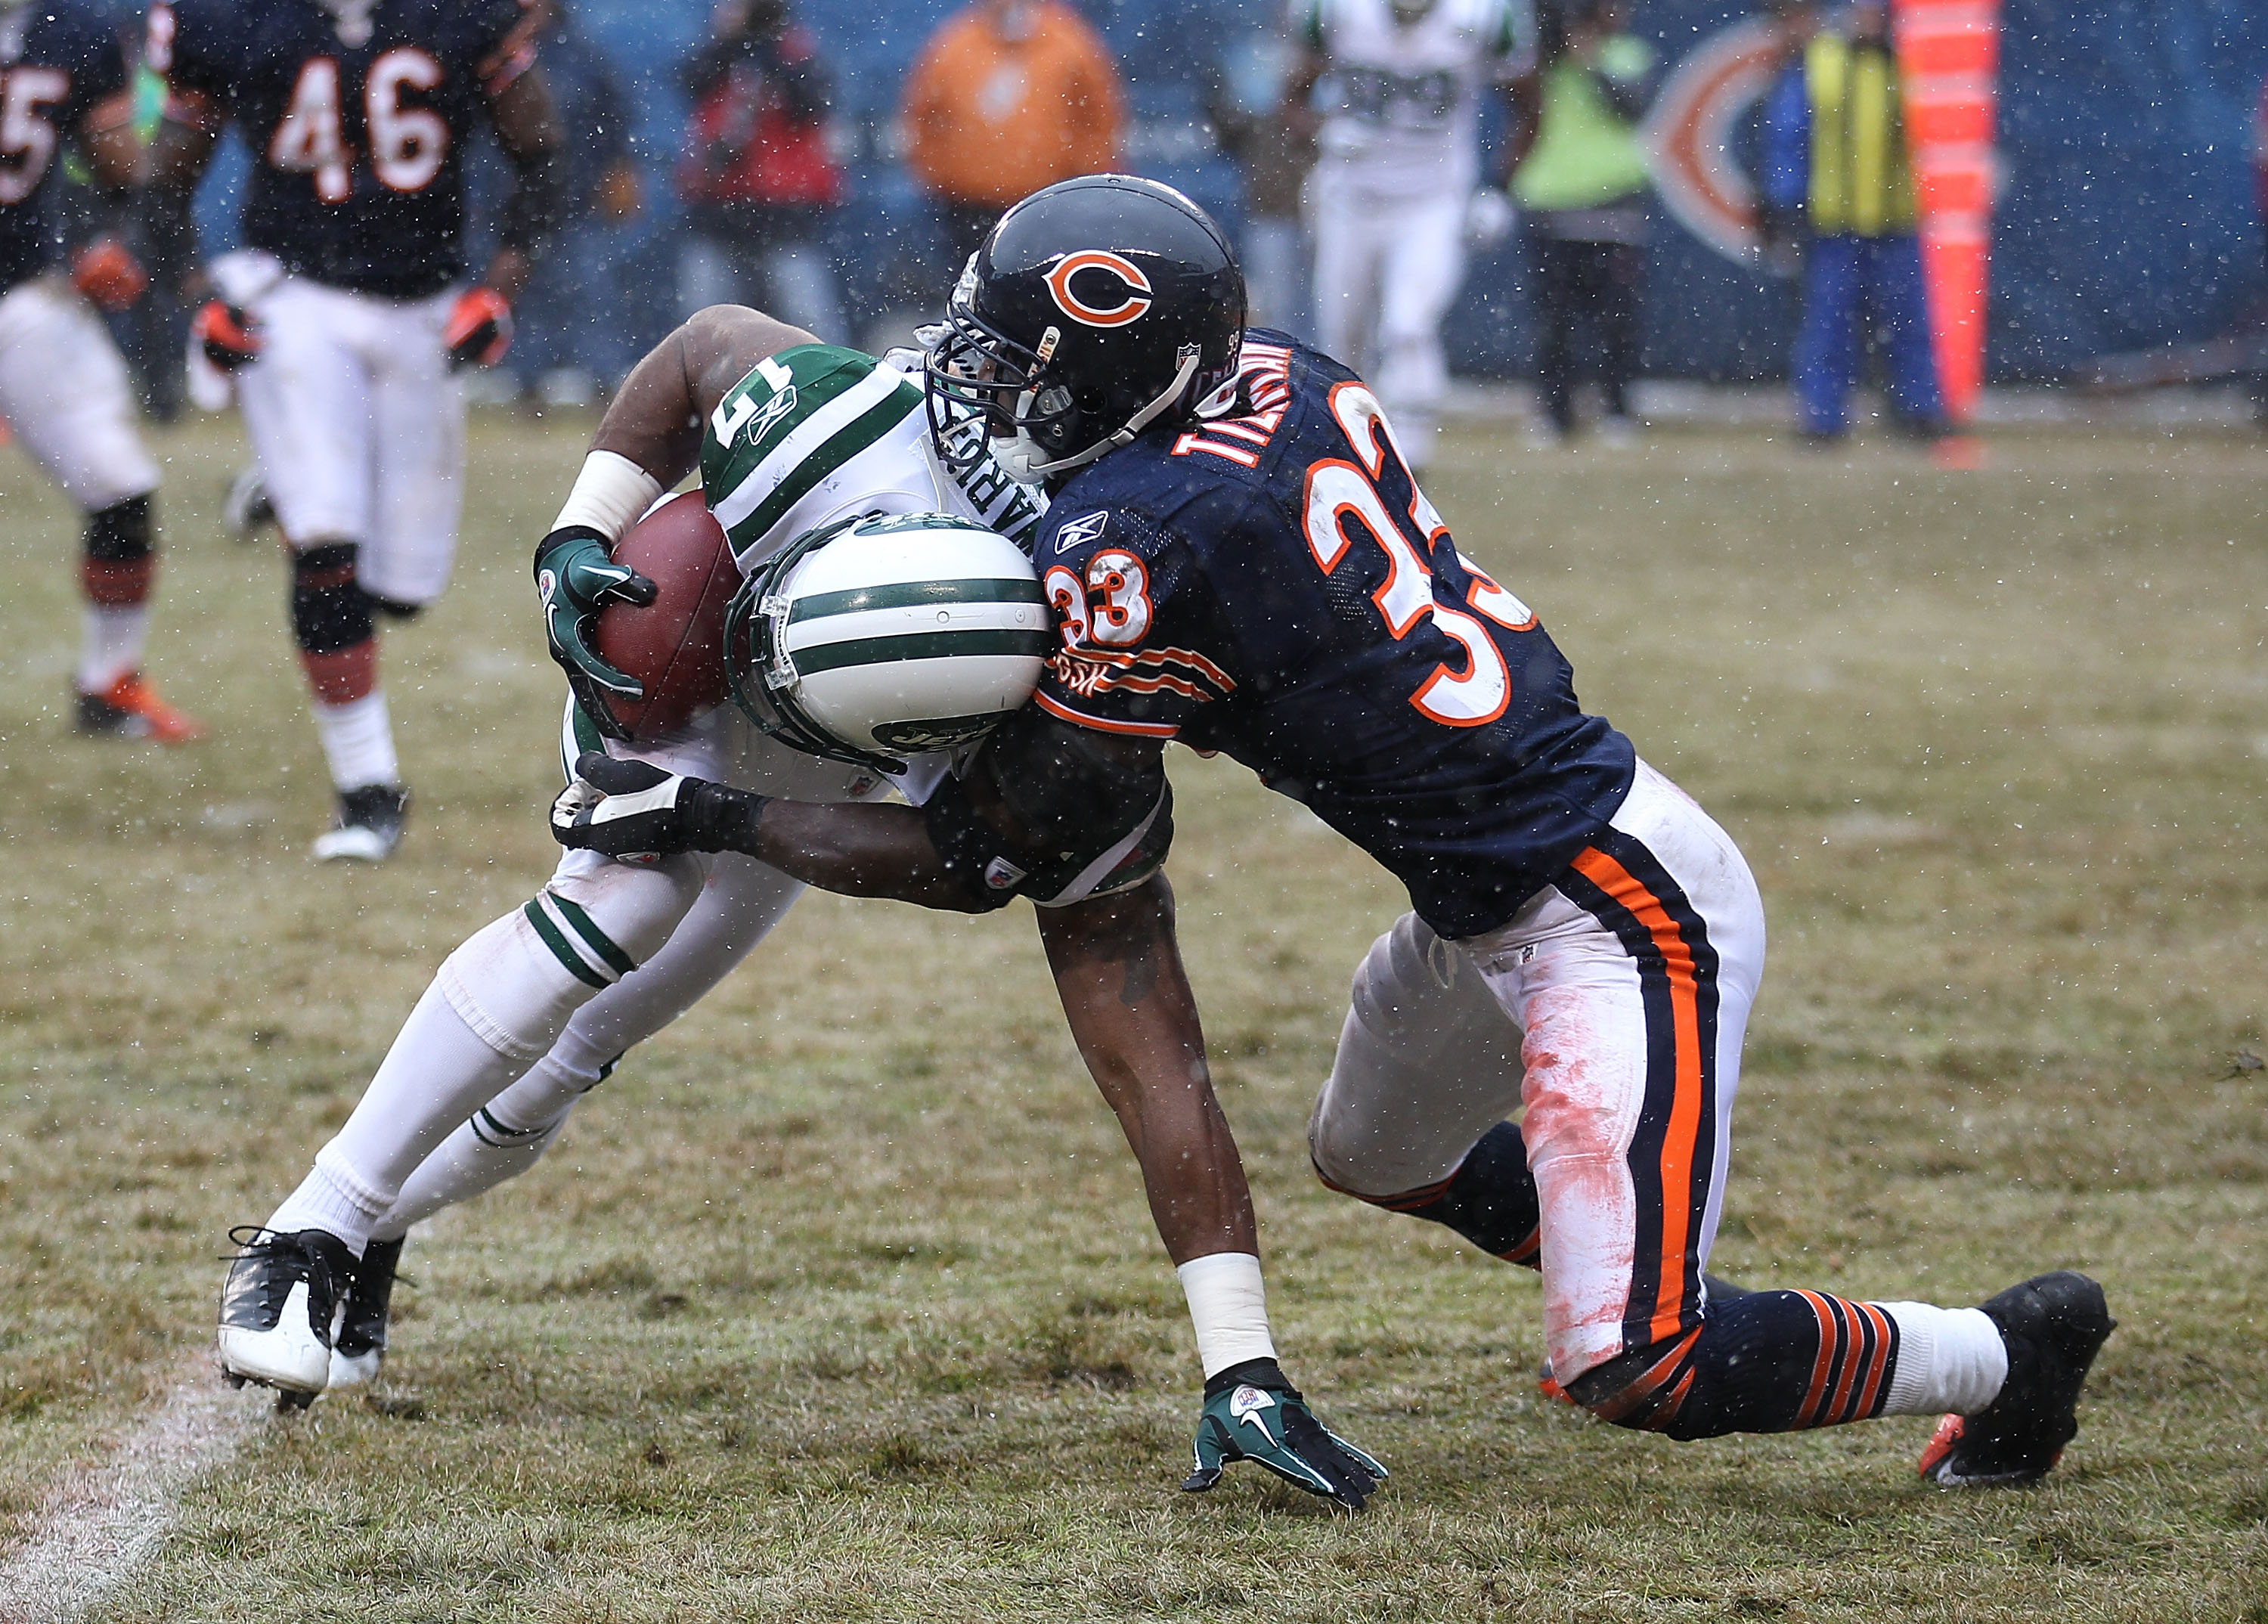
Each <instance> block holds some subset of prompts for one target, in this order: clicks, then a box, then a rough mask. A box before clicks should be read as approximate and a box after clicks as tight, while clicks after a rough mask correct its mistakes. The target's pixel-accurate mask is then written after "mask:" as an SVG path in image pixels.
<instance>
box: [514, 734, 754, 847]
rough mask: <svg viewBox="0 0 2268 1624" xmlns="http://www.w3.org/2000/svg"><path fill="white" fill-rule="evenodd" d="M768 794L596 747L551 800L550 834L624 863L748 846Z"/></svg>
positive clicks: (559, 840) (569, 843) (584, 757)
mask: <svg viewBox="0 0 2268 1624" xmlns="http://www.w3.org/2000/svg"><path fill="white" fill-rule="evenodd" d="M765 804H766V797H764V796H762V795H754V794H749V793H748V792H747V791H746V790H741V789H734V788H733V787H732V786H730V785H727V784H712V783H711V782H710V781H709V780H708V779H689V778H686V777H684V776H683V775H681V774H680V773H675V772H667V771H663V770H662V769H661V768H659V767H657V766H655V765H653V764H652V763H651V762H644V761H619V760H616V759H615V757H612V756H602V755H600V753H599V752H598V751H596V750H589V751H586V752H585V753H584V754H583V755H582V756H581V757H578V759H577V761H576V763H575V781H574V782H573V783H571V784H570V785H569V786H567V787H566V788H565V789H563V790H561V791H560V792H559V798H558V799H557V800H556V801H553V802H552V803H551V838H553V839H555V840H556V841H557V842H559V844H560V845H569V846H574V847H576V848H577V849H578V850H580V851H585V852H604V853H606V854H607V855H608V856H609V857H616V858H620V859H622V860H623V861H624V862H631V863H638V862H645V863H651V862H657V861H659V860H661V859H662V858H665V857H671V856H674V855H675V854H676V853H680V852H746V851H751V850H753V849H754V847H755V838H756V823H757V821H758V820H759V819H761V818H762V816H763V812H764V806H765Z"/></svg>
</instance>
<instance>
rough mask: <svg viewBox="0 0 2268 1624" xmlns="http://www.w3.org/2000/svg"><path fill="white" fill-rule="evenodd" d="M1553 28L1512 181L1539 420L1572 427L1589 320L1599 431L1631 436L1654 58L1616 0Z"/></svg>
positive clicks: (1606, 436)
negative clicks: (1531, 130) (1600, 399)
mask: <svg viewBox="0 0 2268 1624" xmlns="http://www.w3.org/2000/svg"><path fill="white" fill-rule="evenodd" d="M1557 33H1559V34H1560V36H1561V37H1560V38H1558V39H1557V40H1548V41H1546V42H1545V52H1544V58H1545V65H1544V68H1543V73H1542V74H1541V75H1540V76H1539V78H1538V79H1537V80H1536V81H1535V85H1536V88H1535V92H1533V95H1534V97H1535V104H1536V105H1535V108H1534V115H1535V124H1536V134H1535V145H1534V146H1532V147H1531V148H1530V149H1529V150H1528V158H1527V159H1526V161H1525V162H1523V163H1522V164H1521V166H1520V170H1519V173H1517V174H1516V175H1515V176H1514V177H1513V183H1512V190H1513V196H1515V197H1516V198H1518V199H1519V201H1520V203H1521V207H1522V208H1523V209H1524V210H1526V216H1527V226H1528V257H1529V262H1530V263H1531V265H1532V266H1533V269H1534V277H1535V280H1534V281H1533V282H1532V283H1531V284H1530V287H1531V290H1532V292H1533V296H1534V299H1535V307H1536V312H1537V314H1538V316H1539V317H1540V318H1541V320H1542V321H1543V343H1542V345H1541V346H1540V348H1539V351H1538V353H1537V357H1536V373H1537V381H1538V382H1539V384H1540V385H1541V388H1542V394H1543V423H1542V424H1538V425H1537V428H1538V432H1539V433H1542V434H1545V435H1548V436H1549V438H1550V440H1551V442H1552V443H1554V444H1558V443H1561V442H1564V441H1565V439H1567V437H1568V436H1569V435H1571V434H1572V433H1573V432H1575V374H1576V371H1577V359H1576V357H1577V353H1578V351H1577V349H1576V336H1577V333H1578V331H1579V330H1580V329H1581V328H1585V327H1587V328H1589V329H1590V333H1591V337H1592V342H1593V346H1594V347H1593V349H1592V351H1591V354H1592V355H1593V356H1594V358H1596V362H1597V367H1596V370H1597V374H1598V380H1599V388H1600V392H1601V393H1602V395H1604V397H1605V400H1604V406H1603V411H1602V415H1601V417H1600V419H1599V425H1598V432H1599V438H1600V439H1602V441H1605V442H1607V443H1609V444H1620V445H1627V444H1629V443H1631V442H1632V441H1633V440H1635V439H1636V438H1637V435H1638V430H1637V427H1636V425H1635V424H1634V422H1633V420H1632V418H1631V411H1630V399H1629V392H1630V386H1631V382H1632V381H1633V380H1635V379H1636V378H1637V376H1638V340H1639V331H1640V327H1639V309H1638V296H1639V292H1640V290H1641V289H1642V287H1643V286H1644V284H1645V281H1646V151H1645V148H1644V147H1643V146H1642V145H1641V144H1640V142H1639V140H1638V122H1639V121H1640V120H1641V119H1643V118H1644V117H1645V116H1646V104H1647V102H1648V101H1649V100H1652V98H1653V81H1654V70H1655V66H1656V58H1655V55H1654V51H1653V47H1652V46H1650V45H1648V44H1647V43H1646V41H1643V40H1640V39H1638V37H1637V36H1635V35H1634V34H1632V33H1630V31H1629V11H1628V8H1627V7H1626V6H1625V5H1624V3H1623V0H1572V4H1571V5H1570V6H1569V8H1568V11H1567V15H1566V18H1565V24H1564V26H1562V27H1561V28H1560V29H1558V30H1557Z"/></svg>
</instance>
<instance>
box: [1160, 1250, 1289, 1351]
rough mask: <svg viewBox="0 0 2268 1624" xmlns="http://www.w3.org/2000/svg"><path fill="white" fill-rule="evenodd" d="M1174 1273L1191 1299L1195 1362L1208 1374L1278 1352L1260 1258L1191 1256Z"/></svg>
mask: <svg viewBox="0 0 2268 1624" xmlns="http://www.w3.org/2000/svg"><path fill="white" fill-rule="evenodd" d="M1174 1273H1175V1274H1176V1275H1178V1276H1180V1277H1181V1282H1182V1293H1183V1294H1184V1295H1185V1296H1188V1298H1189V1323H1190V1324H1191V1325H1194V1326H1196V1327H1197V1362H1199V1363H1200V1364H1202V1365H1203V1366H1204V1373H1205V1375H1206V1377H1208V1378H1210V1377H1213V1376H1215V1375H1217V1374H1218V1373H1219V1372H1220V1371H1222V1370H1226V1369H1228V1368H1229V1367H1230V1366H1231V1365H1238V1364H1242V1363H1244V1362H1246V1361H1247V1360H1251V1359H1273V1358H1275V1357H1276V1341H1275V1339H1274V1338H1273V1337H1271V1336H1270V1335H1269V1333H1268V1291H1267V1288H1266V1287H1265V1286H1263V1284H1262V1283H1261V1280H1260V1259H1258V1258H1256V1257H1255V1256H1254V1255H1253V1254H1252V1253H1250V1252H1248V1251H1219V1252H1215V1253H1213V1254H1212V1255H1211V1257H1209V1258H1192V1259H1189V1261H1188V1262H1187V1263H1184V1264H1183V1265H1182V1266H1181V1267H1179V1268H1178V1269H1175V1271H1174Z"/></svg>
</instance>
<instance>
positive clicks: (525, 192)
mask: <svg viewBox="0 0 2268 1624" xmlns="http://www.w3.org/2000/svg"><path fill="white" fill-rule="evenodd" d="M489 118H490V122H491V123H492V124H494V126H495V127H496V136H497V145H498V146H500V147H502V148H503V149H504V157H505V158H507V159H510V160H511V162H512V196H510V197H508V198H507V199H505V201H504V214H503V218H502V219H501V220H500V221H499V222H498V229H497V251H496V255H495V257H493V258H492V259H490V261H489V266H488V269H487V271H486V272H485V273H484V274H483V275H482V277H481V284H482V286H483V287H487V288H490V289H493V290H494V291H495V292H496V293H497V296H498V297H499V298H501V299H504V300H505V301H507V302H510V301H512V300H516V299H519V295H520V292H521V290H522V289H524V288H525V287H527V277H528V272H529V271H530V270H531V269H533V268H534V263H535V261H536V259H537V258H538V257H539V256H540V255H541V254H542V253H543V251H544V248H545V247H546V246H547V245H548V244H549V241H550V240H551V237H552V234H553V233H555V232H556V231H557V230H558V228H559V224H560V221H561V218H562V217H563V215H564V213H565V210H566V200H567V168H566V145H567V142H566V135H565V133H564V132H563V130H562V129H560V127H559V114H558V113H557V112H556V109H555V108H554V107H553V105H552V100H551V90H550V87H549V85H548V84H547V83H546V82H545V79H544V77H543V70H542V69H541V67H540V66H536V67H531V68H529V69H528V70H527V71H526V72H524V73H520V74H519V75H517V76H515V77H514V78H512V80H511V82H510V83H508V84H506V85H504V86H503V87H502V88H501V89H499V90H497V92H496V93H495V94H494V95H492V96H491V97H490V99H489Z"/></svg>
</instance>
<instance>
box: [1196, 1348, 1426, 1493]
mask: <svg viewBox="0 0 2268 1624" xmlns="http://www.w3.org/2000/svg"><path fill="white" fill-rule="evenodd" d="M1204 1391H1205V1396H1204V1413H1203V1414H1200V1415H1199V1416H1198V1417H1197V1470H1196V1471H1194V1472H1192V1473H1189V1476H1188V1478H1187V1479H1185V1480H1183V1481H1182V1487H1183V1488H1185V1489H1187V1490H1188V1491H1189V1493H1191V1494H1193V1495H1200V1494H1203V1493H1204V1491H1205V1490H1206V1489H1209V1488H1211V1487H1212V1486H1213V1485H1214V1484H1216V1483H1218V1482H1219V1481H1220V1473H1221V1468H1222V1467H1223V1466H1225V1465H1228V1463H1230V1462H1231V1461H1237V1460H1248V1461H1251V1462H1252V1463H1253V1464H1254V1465H1261V1466H1265V1467H1267V1468H1268V1470H1269V1471H1270V1472H1272V1473H1275V1474H1276V1475H1277V1476H1278V1477H1279V1478H1282V1479H1283V1480H1285V1482H1287V1483H1289V1484H1291V1485H1292V1487H1295V1488H1304V1489H1306V1490H1307V1493H1309V1494H1311V1495H1322V1496H1323V1497H1324V1498H1326V1499H1328V1500H1332V1501H1336V1502H1337V1503H1339V1504H1340V1505H1343V1506H1344V1507H1346V1509H1347V1510H1350V1511H1359V1510H1362V1502H1364V1501H1365V1500H1367V1499H1368V1498H1369V1497H1370V1495H1371V1494H1372V1493H1373V1491H1374V1490H1375V1489H1376V1488H1377V1487H1378V1486H1379V1485H1380V1484H1381V1483H1382V1482H1384V1481H1385V1480H1386V1468H1385V1467H1384V1466H1381V1465H1379V1464H1378V1462H1376V1461H1375V1460H1373V1459H1372V1458H1370V1457H1369V1456H1368V1455H1366V1454H1364V1453H1363V1452H1362V1451H1360V1450H1359V1449H1357V1448H1356V1447H1355V1446H1354V1445H1353V1444H1351V1443H1348V1442H1347V1441H1346V1440H1345V1439H1344V1438H1342V1437H1341V1436H1338V1434H1337V1433H1335V1432H1333V1431H1331V1430H1330V1429H1329V1428H1327V1427H1325V1426H1324V1425H1323V1423H1322V1422H1321V1421H1317V1420H1316V1419H1315V1414H1314V1411H1313V1410H1310V1409H1309V1408H1308V1407H1307V1400H1306V1399H1303V1398H1301V1397H1300V1390H1299V1389H1298V1388H1296V1387H1294V1386H1292V1384H1291V1383H1290V1382H1289V1381H1287V1380H1286V1379H1285V1376H1284V1372H1283V1370H1282V1369H1279V1368H1278V1365H1277V1363H1276V1362H1275V1361H1274V1360H1273V1359H1248V1360H1246V1361H1245V1362H1243V1363H1241V1364H1233V1365H1231V1366H1229V1367H1228V1369H1226V1370H1223V1371H1221V1372H1220V1373H1219V1375H1217V1376H1215V1377H1212V1379H1211V1380H1210V1381H1208V1382H1207V1383H1205V1390H1204Z"/></svg>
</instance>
